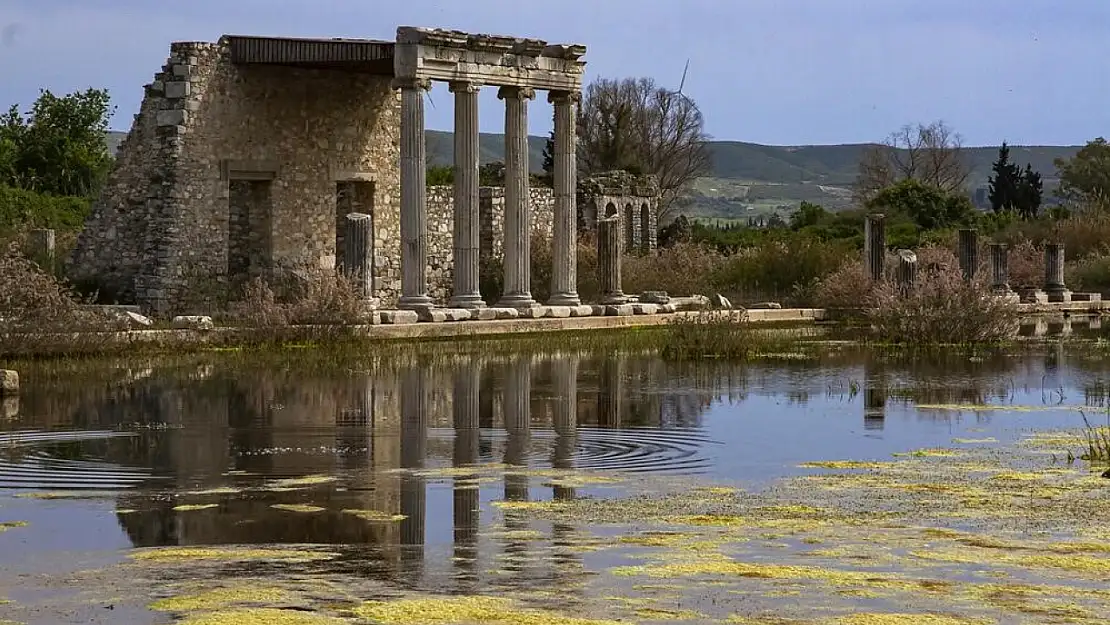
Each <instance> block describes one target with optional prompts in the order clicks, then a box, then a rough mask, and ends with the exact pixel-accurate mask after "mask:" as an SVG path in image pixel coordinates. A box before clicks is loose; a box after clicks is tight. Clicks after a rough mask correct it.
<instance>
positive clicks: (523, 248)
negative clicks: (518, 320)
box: [497, 87, 537, 308]
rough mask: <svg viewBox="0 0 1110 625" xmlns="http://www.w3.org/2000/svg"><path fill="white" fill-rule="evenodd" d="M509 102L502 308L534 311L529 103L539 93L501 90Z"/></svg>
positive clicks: (506, 115) (506, 117)
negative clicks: (529, 169) (529, 176)
mask: <svg viewBox="0 0 1110 625" xmlns="http://www.w3.org/2000/svg"><path fill="white" fill-rule="evenodd" d="M497 97H498V98H501V99H502V100H504V101H505V244H504V246H503V247H504V251H505V284H504V290H503V294H502V296H501V300H500V301H499V302H498V306H500V307H503V308H532V307H534V306H536V305H537V304H536V300H534V299H532V270H531V269H532V268H531V262H532V253H531V252H532V245H531V236H532V211H531V206H530V204H531V201H530V198H531V186H530V184H529V180H528V100H531V99H532V98H535V97H536V92H535V91H533V90H532V89H529V88H527V87H501V89H499V90H498V91H497Z"/></svg>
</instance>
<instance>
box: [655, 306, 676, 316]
mask: <svg viewBox="0 0 1110 625" xmlns="http://www.w3.org/2000/svg"><path fill="white" fill-rule="evenodd" d="M659 312H660V313H661V314H665V315H670V314H674V313H676V312H678V306H677V305H675V304H660V305H659Z"/></svg>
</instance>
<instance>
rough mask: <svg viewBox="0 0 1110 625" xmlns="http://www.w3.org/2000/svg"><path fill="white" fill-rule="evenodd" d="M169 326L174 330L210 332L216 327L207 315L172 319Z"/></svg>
mask: <svg viewBox="0 0 1110 625" xmlns="http://www.w3.org/2000/svg"><path fill="white" fill-rule="evenodd" d="M171 325H172V326H173V328H174V329H175V330H211V329H212V328H215V327H216V324H214V323H212V317H209V316H207V315H179V316H177V317H174V318H173V321H172V322H171Z"/></svg>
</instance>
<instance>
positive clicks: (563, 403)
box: [551, 355, 578, 501]
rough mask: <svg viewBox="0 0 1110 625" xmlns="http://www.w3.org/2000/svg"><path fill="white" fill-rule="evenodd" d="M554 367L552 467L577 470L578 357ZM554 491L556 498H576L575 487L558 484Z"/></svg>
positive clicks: (563, 360)
mask: <svg viewBox="0 0 1110 625" xmlns="http://www.w3.org/2000/svg"><path fill="white" fill-rule="evenodd" d="M551 367H552V377H553V382H554V387H555V388H554V391H555V402H554V404H555V405H554V409H555V410H554V415H553V421H554V429H555V450H554V453H553V457H552V459H551V466H553V467H554V468H556V469H573V468H574V450H575V446H576V444H577V440H576V439H577V432H578V356H577V355H568V356H566V357H564V358H560V359H558V360H555V361H553V362H552V363H551ZM552 494H553V496H554V498H555V500H556V501H562V500H566V499H574V488H572V487H568V486H555V487H554V490H553V493H552Z"/></svg>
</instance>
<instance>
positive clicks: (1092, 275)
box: [1065, 255, 1110, 293]
mask: <svg viewBox="0 0 1110 625" xmlns="http://www.w3.org/2000/svg"><path fill="white" fill-rule="evenodd" d="M1065 270H1066V274H1065V281H1066V282H1067V284H1068V285H1069V286H1070V287H1071V288H1072V289H1075V290H1077V291H1092V292H1097V293H1106V292H1108V291H1110V255H1098V256H1088V257H1087V258H1084V259H1083V260H1080V261H1078V262H1076V263H1070V264H1068V265H1066V266H1065Z"/></svg>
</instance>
